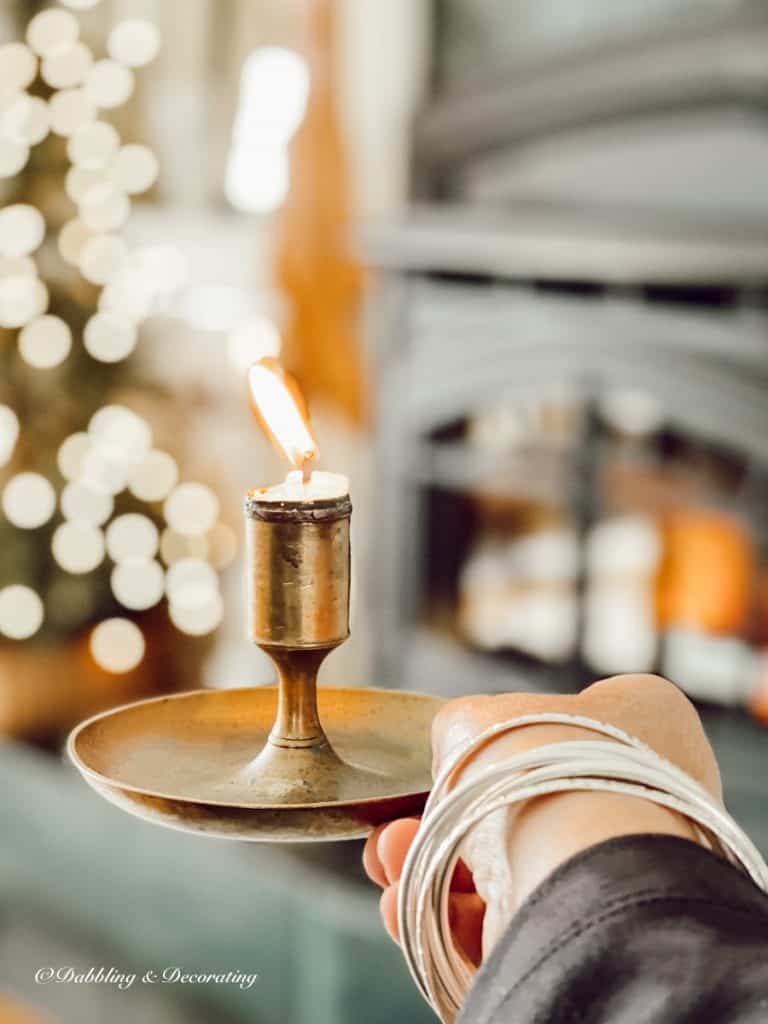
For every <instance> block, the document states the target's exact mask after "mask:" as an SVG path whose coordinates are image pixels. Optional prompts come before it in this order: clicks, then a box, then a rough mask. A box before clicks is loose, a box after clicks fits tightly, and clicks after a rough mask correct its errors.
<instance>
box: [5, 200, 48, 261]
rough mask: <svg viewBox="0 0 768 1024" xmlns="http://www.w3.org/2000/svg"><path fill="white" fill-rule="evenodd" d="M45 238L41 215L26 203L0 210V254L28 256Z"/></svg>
mask: <svg viewBox="0 0 768 1024" xmlns="http://www.w3.org/2000/svg"><path fill="white" fill-rule="evenodd" d="M44 237H45V221H44V220H43V215H42V214H41V213H40V211H39V210H37V209H35V207H34V206H30V205H29V204H28V203H13V204H12V205H11V206H5V207H3V209H2V210H0V253H2V255H3V256H28V255H29V253H31V252H34V250H35V249H37V248H39V246H40V243H41V242H42V241H43V238H44Z"/></svg>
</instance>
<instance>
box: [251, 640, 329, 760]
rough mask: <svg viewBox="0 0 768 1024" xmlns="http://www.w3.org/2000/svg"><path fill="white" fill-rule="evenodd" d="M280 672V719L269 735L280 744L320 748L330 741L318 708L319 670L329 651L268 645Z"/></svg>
mask: <svg viewBox="0 0 768 1024" xmlns="http://www.w3.org/2000/svg"><path fill="white" fill-rule="evenodd" d="M263 650H265V651H266V652H267V654H269V656H270V657H271V658H272V660H273V661H274V663H275V665H276V666H277V670H278V672H279V674H280V681H279V689H278V706H277V718H276V719H275V724H274V726H273V727H272V732H271V733H270V735H269V741H270V743H272V744H274V745H275V746H278V747H317V746H321V745H322V744H325V743H327V742H328V740H327V738H326V735H325V732H324V731H323V727H322V725H321V724H320V717H319V714H318V711H317V673H318V669H319V668H320V665H321V663H322V661H323V659H324V658H325V656H326V654H327V653H328V650H303V651H302V650H294V651H291V650H285V649H284V648H275V647H272V648H270V647H266V646H265V647H264V648H263Z"/></svg>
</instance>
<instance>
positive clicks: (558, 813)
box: [460, 724, 698, 955]
mask: <svg viewBox="0 0 768 1024" xmlns="http://www.w3.org/2000/svg"><path fill="white" fill-rule="evenodd" d="M574 740H592V741H594V740H600V741H603V742H606V743H614V742H617V741H614V740H611V739H609V738H607V737H606V736H604V735H603V734H599V733H596V732H594V731H593V730H590V729H588V728H584V727H582V726H575V725H561V724H553V725H544V724H542V725H530V726H523V727H521V728H519V729H516V730H514V731H513V732H511V733H509V734H506V735H502V736H501V737H500V738H499V739H497V740H494V741H492V742H490V743H489V744H488V745H487V746H486V747H484V748H482V749H481V750H480V751H479V752H478V753H477V754H475V755H474V757H473V758H472V760H471V761H469V762H468V763H467V764H466V765H465V766H464V768H463V769H462V771H461V776H460V777H461V778H462V779H464V778H467V777H468V776H470V777H471V776H472V775H474V774H476V773H478V772H480V771H482V770H484V769H485V768H487V767H489V766H491V765H498V764H503V763H504V762H505V761H507V760H510V759H511V758H513V757H515V756H517V755H519V754H521V753H524V752H526V751H528V750H531V749H534V748H536V747H540V746H543V745H548V744H554V743H560V742H568V741H574ZM491 819H492V820H489V821H487V822H485V823H482V824H481V825H480V826H478V827H477V829H475V830H473V832H472V833H471V834H470V836H469V837H468V841H467V850H466V853H467V859H468V861H469V862H470V866H471V868H472V870H473V872H474V873H475V880H476V884H477V883H479V884H478V892H480V894H481V895H482V896H483V897H484V899H485V900H486V903H487V905H488V906H487V911H486V927H485V928H484V948H485V953H486V955H487V953H488V951H489V950H490V948H491V947H492V946H493V944H494V943H495V941H496V939H497V938H498V937H499V936H500V934H501V933H502V932H503V931H504V929H505V928H506V925H507V923H508V920H509V917H510V916H511V914H512V913H514V911H515V910H516V909H517V908H518V907H519V906H520V904H521V903H522V902H523V901H524V900H525V899H526V898H527V897H528V896H529V895H530V893H531V892H532V891H533V890H534V889H535V888H536V887H537V886H538V885H539V884H540V883H541V882H543V881H544V879H545V878H546V877H547V876H548V875H549V874H551V873H552V872H553V871H554V870H555V869H556V868H557V867H559V866H560V865H561V864H562V863H564V862H565V861H567V860H569V859H570V858H571V857H573V856H575V855H576V854H578V853H581V852H582V851H583V850H586V849H587V848H589V847H591V846H595V845H597V844H598V843H601V842H604V841H606V840H608V839H613V838H616V837H619V836H623V835H633V834H649V833H656V834H665V835H673V836H678V837H680V838H683V839H689V840H692V841H694V842H697V841H698V840H697V833H696V831H695V829H694V828H693V826H692V825H691V824H690V822H689V821H688V819H686V818H685V817H684V816H683V815H681V814H678V813H677V812H675V811H672V810H669V809H668V808H666V807H662V806H660V805H658V804H656V803H654V802H653V801H652V800H646V799H643V798H642V797H634V796H625V795H624V794H619V793H608V792H599V791H589V790H584V791H575V792H574V791H572V792H567V793H557V794H552V795H550V796H542V797H536V798H534V799H531V800H528V801H527V802H525V803H523V804H520V805H519V806H516V807H513V808H509V809H507V810H502V811H499V812H496V813H495V814H494V815H492V816H491Z"/></svg>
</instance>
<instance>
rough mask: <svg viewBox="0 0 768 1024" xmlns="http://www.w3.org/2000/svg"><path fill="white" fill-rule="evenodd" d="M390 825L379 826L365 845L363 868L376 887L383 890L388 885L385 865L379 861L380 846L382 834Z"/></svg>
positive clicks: (387, 823) (386, 823)
mask: <svg viewBox="0 0 768 1024" xmlns="http://www.w3.org/2000/svg"><path fill="white" fill-rule="evenodd" d="M389 824H390V823H389V822H385V823H384V824H383V825H378V826H377V827H376V828H375V829H374V830H373V832H371V834H370V835H369V836H368V839H367V840H366V843H365V849H364V850H363V867H364V868H365V873H366V874H367V875H368V877H369V878H370V880H371V881H372V882H375V883H376V885H380V886H381V887H382V889H383V888H385V887H386V885H387V875H386V872H385V871H384V865H383V864H382V863H381V861H380V860H379V850H378V846H379V839H380V837H381V833H382V832H383V831H384V829H385V828H386V827H387V825H389Z"/></svg>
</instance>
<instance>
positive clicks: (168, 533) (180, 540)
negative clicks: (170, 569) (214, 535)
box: [160, 526, 208, 566]
mask: <svg viewBox="0 0 768 1024" xmlns="http://www.w3.org/2000/svg"><path fill="white" fill-rule="evenodd" d="M207 554H208V536H207V534H202V533H199V534H195V535H194V536H191V537H187V536H185V534H183V533H177V532H176V531H175V530H172V529H171V528H170V527H169V526H168V527H166V528H165V529H164V530H163V532H162V535H161V537H160V556H161V558H162V559H163V561H164V562H165V564H166V565H169V566H170V565H175V564H176V562H180V561H181V560H182V558H195V559H202V558H205V557H206V556H207Z"/></svg>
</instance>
